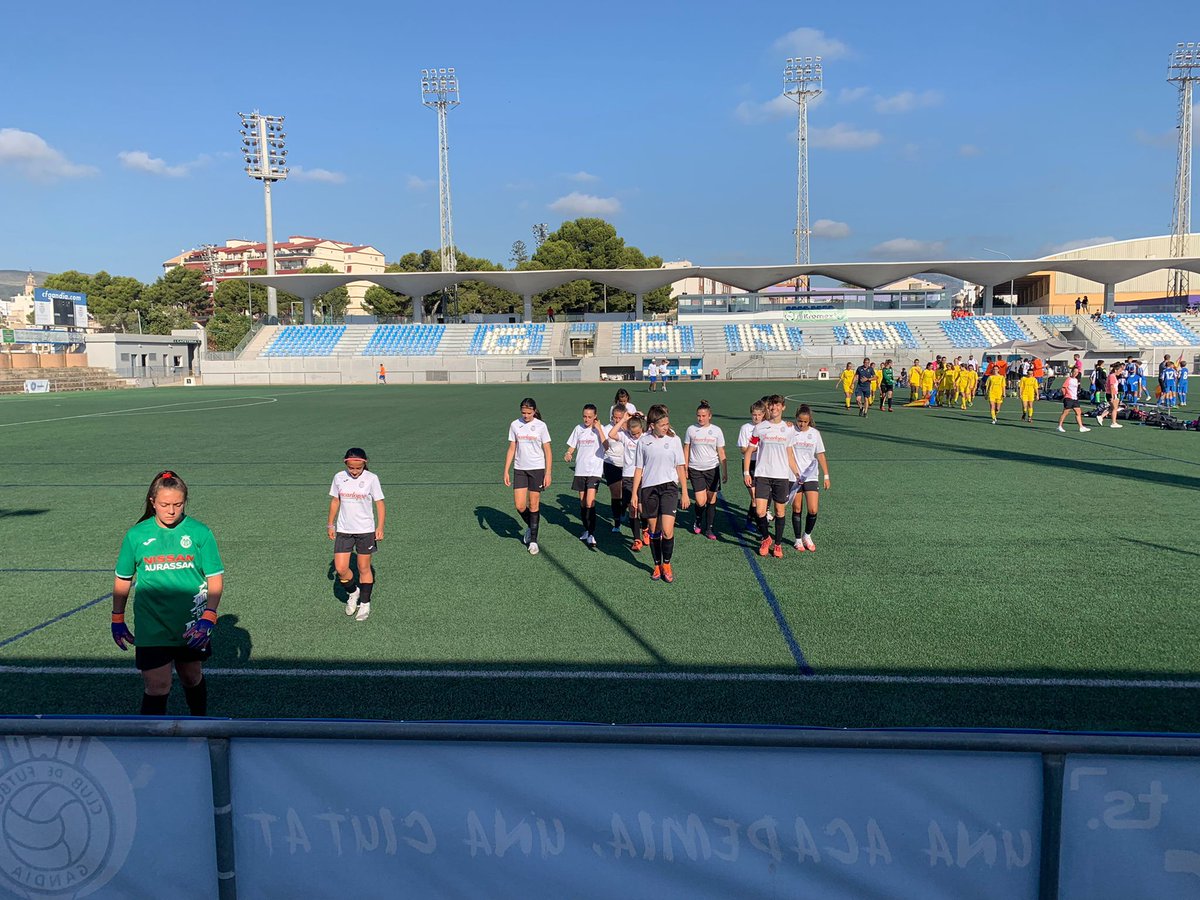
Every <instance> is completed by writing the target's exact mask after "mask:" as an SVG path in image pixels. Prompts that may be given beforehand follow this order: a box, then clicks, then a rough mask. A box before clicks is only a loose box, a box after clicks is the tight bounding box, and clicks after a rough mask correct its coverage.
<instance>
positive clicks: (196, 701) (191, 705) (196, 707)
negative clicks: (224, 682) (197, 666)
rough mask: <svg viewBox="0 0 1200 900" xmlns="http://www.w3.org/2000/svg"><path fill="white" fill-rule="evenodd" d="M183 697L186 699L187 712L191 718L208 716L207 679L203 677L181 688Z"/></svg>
mask: <svg viewBox="0 0 1200 900" xmlns="http://www.w3.org/2000/svg"><path fill="white" fill-rule="evenodd" d="M183 696H184V697H185V698H186V699H187V705H188V710H189V711H190V712H191V714H192V715H193V716H207V715H208V679H206V678H205V677H204V676H203V675H201V676H200V680H199V681H197V682H196V683H195V684H193V685H191V686H190V687H189V686H188V685H186V684H185V685H184V686H183Z"/></svg>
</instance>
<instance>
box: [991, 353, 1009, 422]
mask: <svg viewBox="0 0 1200 900" xmlns="http://www.w3.org/2000/svg"><path fill="white" fill-rule="evenodd" d="M989 371H990V372H991V373H992V374H991V375H989V376H988V378H987V398H988V406H989V407H991V411H992V424H993V425H995V424H996V416H998V415H999V414H1000V404H1002V403H1003V402H1004V382H1005V377H1004V376H1003V375H1001V374H1000V370H999V368H998V367H996V368H992V369H990V370H989Z"/></svg>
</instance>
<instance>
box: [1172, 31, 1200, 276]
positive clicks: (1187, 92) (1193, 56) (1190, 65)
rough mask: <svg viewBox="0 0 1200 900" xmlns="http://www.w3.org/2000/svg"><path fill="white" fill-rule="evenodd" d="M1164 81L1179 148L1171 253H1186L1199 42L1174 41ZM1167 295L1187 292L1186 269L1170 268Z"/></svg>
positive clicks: (1189, 224)
mask: <svg viewBox="0 0 1200 900" xmlns="http://www.w3.org/2000/svg"><path fill="white" fill-rule="evenodd" d="M1167 81H1169V82H1171V83H1173V84H1178V85H1179V122H1178V125H1177V127H1178V129H1179V150H1178V154H1177V161H1176V164H1175V211H1174V215H1173V216H1172V219H1171V256H1172V257H1183V256H1187V255H1188V254H1187V242H1188V234H1190V233H1191V230H1192V86H1193V85H1194V84H1195V83H1196V82H1197V81H1200V44H1198V43H1197V42H1195V41H1189V42H1188V43H1186V44H1176V45H1175V50H1174V51H1172V53H1171V61H1170V63H1169V64H1168V66H1167ZM1167 294H1168V296H1171V297H1185V298H1186V297H1187V296H1188V273H1187V272H1186V271H1185V270H1183V269H1174V270H1172V271H1171V283H1170V286H1169V287H1168V289H1167Z"/></svg>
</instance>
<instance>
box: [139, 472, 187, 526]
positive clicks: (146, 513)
mask: <svg viewBox="0 0 1200 900" xmlns="http://www.w3.org/2000/svg"><path fill="white" fill-rule="evenodd" d="M163 488H169V489H173V490H177V491H183V502H184V503H185V504H186V503H187V496H188V489H187V485H186V484H184V482H183V479H182V478H180V477H179V476H178V475H176V474H175V473H174V472H172V471H171V470H170V469H165V470H163V471H162V472H159V473H158V474H157V475H155V476H154V480H153V481H151V482H150V488H149V490H147V491H146V508H145V509H144V510H143V511H142V517H141V518H140V519H138V521H139V522H145V521H146V520H147V519H152V518H154V498H155V497H157V496H158V492H159V491H160V490H161V489H163Z"/></svg>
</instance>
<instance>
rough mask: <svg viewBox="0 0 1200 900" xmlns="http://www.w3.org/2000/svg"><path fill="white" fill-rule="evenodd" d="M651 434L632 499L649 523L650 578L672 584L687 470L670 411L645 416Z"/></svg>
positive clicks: (642, 447) (640, 455) (640, 447)
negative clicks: (677, 518)
mask: <svg viewBox="0 0 1200 900" xmlns="http://www.w3.org/2000/svg"><path fill="white" fill-rule="evenodd" d="M646 422H647V424H648V425H649V426H650V431H649V433H648V434H646V435H645V436H644V437H643V438H642V439H641V440H640V441H638V444H637V461H636V464H635V466H634V470H633V497H634V502H635V503H636V504H637V506H636V507H632V509H633V512H634V514H635V515H636V514H637V513H638V511H639V510H640V511H641V513H642V515H644V516H645V517H646V518H647V519H649V520H650V552H651V553H652V554H653V556H654V571H653V572H652V573H651V574H650V577H651V578H652V579H654V580H655V581H657V580H659V579H660V578H661V579H662V580H663V581H665V582H667V583H668V584H670V583H671V582H672V581H674V580H675V574H674V573H673V572H672V571H671V557H672V555H673V554H674V552H675V512H676V510H677V509H680V508H682V509H687V508H688V506H689V505H690V501H689V500H688V481H687V469H686V468H685V467H684V465H683V444H682V443H681V442H680V440H679V436H678V435H677V434H675V432H673V431H672V430H671V420H670V419H669V418H668V417H667V408H666V407H665V406H663V405H662V404H661V403H656V404H655V405H654V406H651V407H650V411H649V413H648V414H647V415H646Z"/></svg>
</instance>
